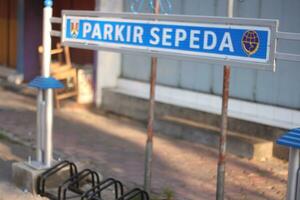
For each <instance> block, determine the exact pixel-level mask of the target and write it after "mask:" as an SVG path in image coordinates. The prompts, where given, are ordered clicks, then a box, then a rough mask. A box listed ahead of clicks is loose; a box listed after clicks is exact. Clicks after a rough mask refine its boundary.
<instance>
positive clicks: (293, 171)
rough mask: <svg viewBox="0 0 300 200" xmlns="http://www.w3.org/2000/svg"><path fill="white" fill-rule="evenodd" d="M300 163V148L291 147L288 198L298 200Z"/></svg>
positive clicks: (288, 199)
mask: <svg viewBox="0 0 300 200" xmlns="http://www.w3.org/2000/svg"><path fill="white" fill-rule="evenodd" d="M299 163H300V150H299V149H295V148H290V153H289V174H288V184H287V196H286V199H287V200H296V191H297V188H296V186H297V178H298V176H297V172H298V169H299Z"/></svg>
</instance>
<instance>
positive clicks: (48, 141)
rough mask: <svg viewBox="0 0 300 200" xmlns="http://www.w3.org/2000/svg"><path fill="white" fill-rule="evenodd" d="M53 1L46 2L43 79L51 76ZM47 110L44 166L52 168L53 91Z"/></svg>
mask: <svg viewBox="0 0 300 200" xmlns="http://www.w3.org/2000/svg"><path fill="white" fill-rule="evenodd" d="M52 5H53V1H52V0H45V1H44V6H45V7H44V14H43V48H44V51H43V70H42V75H43V77H49V76H50V62H51V54H50V52H51V34H50V33H51V21H50V19H51V17H52ZM45 104H46V105H45V107H46V108H45V109H44V112H43V113H42V114H43V115H44V116H45V118H44V119H45V123H44V124H45V126H46V127H44V128H45V131H44V132H45V135H44V137H42V138H44V142H43V144H44V145H45V146H44V159H43V164H45V165H46V166H48V167H50V166H51V161H52V151H53V150H52V121H53V91H52V89H47V90H46V92H45Z"/></svg>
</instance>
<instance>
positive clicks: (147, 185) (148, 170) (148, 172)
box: [144, 0, 160, 194]
mask: <svg viewBox="0 0 300 200" xmlns="http://www.w3.org/2000/svg"><path fill="white" fill-rule="evenodd" d="M159 3H160V2H159V0H155V1H154V13H155V14H158V13H159V9H160V8H159ZM156 74H157V57H151V77H150V99H149V111H148V126H147V143H146V153H145V172H144V173H145V174H144V189H145V191H147V192H148V193H149V194H150V191H151V176H152V152H153V123H154V108H155V83H156Z"/></svg>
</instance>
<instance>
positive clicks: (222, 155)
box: [216, 65, 230, 200]
mask: <svg viewBox="0 0 300 200" xmlns="http://www.w3.org/2000/svg"><path fill="white" fill-rule="evenodd" d="M229 80H230V66H229V65H225V66H224V77H223V97H222V119H221V120H222V121H221V135H220V143H219V145H220V146H219V160H218V174H217V198H216V199H217V200H223V199H224V184H225V163H226V145H227V142H226V137H227V124H228V123H227V121H228V116H227V113H228V99H229Z"/></svg>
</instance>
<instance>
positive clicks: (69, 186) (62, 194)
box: [57, 169, 100, 200]
mask: <svg viewBox="0 0 300 200" xmlns="http://www.w3.org/2000/svg"><path fill="white" fill-rule="evenodd" d="M88 177H90V178H91V180H92V182H91V184H92V186H91V188H94V187H95V186H96V185H98V184H99V183H100V178H99V175H98V174H97V172H95V171H93V170H90V169H84V170H82V171H81V172H79V173H78V174H75V175H74V176H72V177H70V178H69V179H67V180H65V181H64V182H63V183H62V184H60V185H59V187H58V193H57V199H58V200H66V199H67V191H71V192H73V193H75V194H77V195H78V196H76V197H81V195H82V194H83V193H84V192H85V191H83V190H81V189H80V185H81V182H82V181H84V180H86V179H87V178H88ZM99 194H100V193H99ZM98 196H99V195H98Z"/></svg>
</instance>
